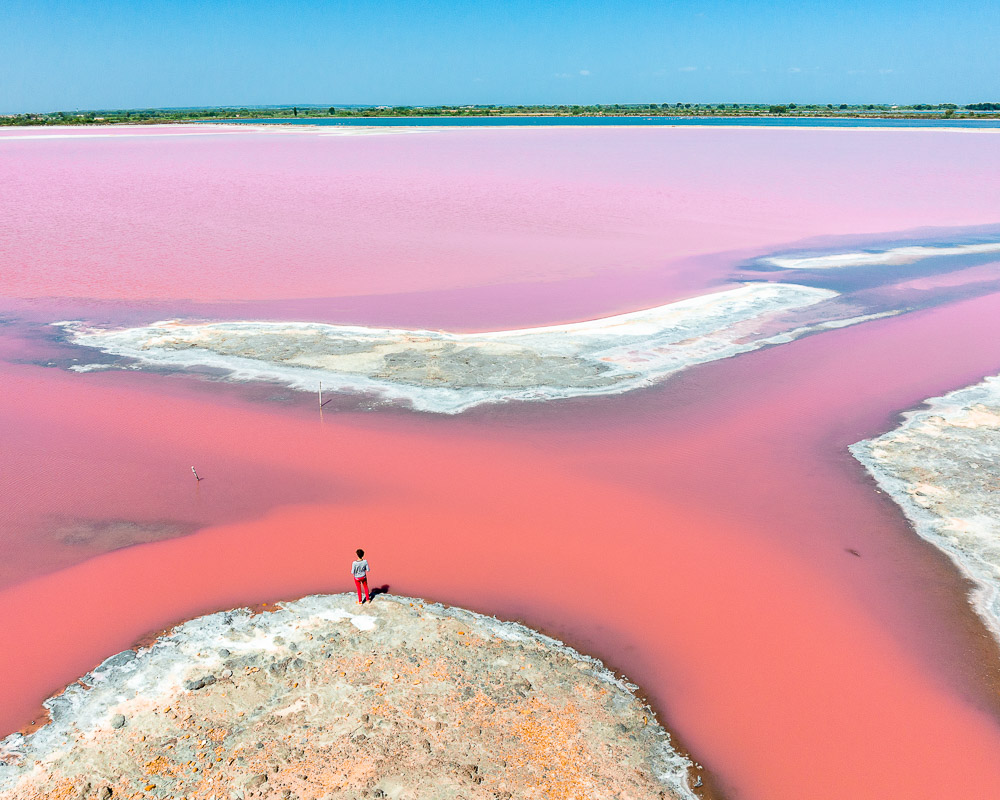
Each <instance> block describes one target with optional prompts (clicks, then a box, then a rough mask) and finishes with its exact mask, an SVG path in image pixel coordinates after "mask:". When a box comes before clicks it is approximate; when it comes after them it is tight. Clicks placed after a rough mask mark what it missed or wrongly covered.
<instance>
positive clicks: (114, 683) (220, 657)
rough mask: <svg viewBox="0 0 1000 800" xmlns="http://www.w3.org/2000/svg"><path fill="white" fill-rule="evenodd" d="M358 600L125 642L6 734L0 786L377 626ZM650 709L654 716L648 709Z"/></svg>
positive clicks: (589, 661) (587, 660) (667, 757)
mask: <svg viewBox="0 0 1000 800" xmlns="http://www.w3.org/2000/svg"><path fill="white" fill-rule="evenodd" d="M377 602H378V604H379V605H381V604H384V603H394V604H397V605H399V606H400V607H409V611H410V612H411V613H415V615H416V616H418V617H420V618H421V619H424V620H435V619H445V618H452V619H454V620H457V621H459V622H461V623H462V625H463V627H465V628H467V630H468V631H469V633H470V634H473V635H477V636H485V637H490V638H494V639H500V640H503V641H506V642H511V643H526V644H533V645H535V646H540V647H541V648H543V649H544V650H546V651H548V652H553V651H555V652H558V653H560V654H561V655H563V656H565V657H567V658H568V659H569V660H570V661H571V662H573V664H574V665H575V667H576V668H577V670H582V672H581V675H583V674H586V675H589V676H590V677H591V678H593V679H596V680H597V681H599V682H601V683H603V684H605V685H607V686H608V687H609V688H610V689H612V690H613V691H614V692H615V693H616V695H617V696H618V697H620V698H621V700H622V701H623V702H635V698H634V692H635V691H636V690H637V687H636V686H635V685H633V684H631V683H629V682H628V681H627V680H626V679H624V678H622V677H619V676H617V675H615V674H614V673H613V672H611V671H610V670H608V669H607V668H606V667H605V666H604V665H603V664H602V663H601V662H600V661H598V660H597V659H595V658H592V657H590V656H586V655H583V654H581V653H579V652H577V651H576V650H574V649H573V648H571V647H569V646H567V645H565V644H563V643H562V642H560V641H558V640H557V639H553V638H551V637H549V636H545V635H544V634H541V633H538V632H537V631H534V630H532V629H530V628H528V627H526V626H524V625H521V624H519V623H515V622H503V621H500V620H498V619H497V618H495V617H490V616H485V615H482V614H477V613H475V612H471V611H467V610H465V609H461V608H455V607H446V606H443V605H441V604H439V603H425V602H424V601H421V600H418V599H414V598H408V597H401V596H392V595H382V596H380V597H379V599H378V601H377ZM352 604H353V600H352V599H351V596H350V595H347V594H342V595H311V596H308V597H304V598H302V599H300V600H296V601H292V602H285V603H279V604H276V605H275V607H274V610H272V611H269V612H267V613H264V614H253V613H252V612H251V611H250V610H249V609H246V608H241V609H235V610H231V611H222V612H218V613H215V614H209V615H206V616H203V617H198V618H196V619H193V620H190V621H188V622H185V623H183V624H181V625H178V626H177V627H176V628H174V629H173V630H171V631H170V632H169V633H168V634H166V635H164V636H162V637H161V638H159V639H158V640H157V641H156V642H155V643H154V644H153V645H152V646H151V647H148V648H142V649H138V650H136V651H132V650H126V651H124V652H122V653H119V654H117V655H115V656H112V657H110V658H108V659H106V660H105V661H104V662H103V663H102V664H100V665H98V666H97V667H95V668H94V669H93V671H91V672H90V673H88V674H86V675H84V676H83V677H82V678H81V679H80V680H79V681H77V682H74V683H72V684H70V685H69V686H68V687H67V688H66V689H65V691H64V692H63V693H62V694H60V695H57V696H56V697H52V698H50V699H49V700H47V701H45V704H44V705H45V708H46V709H47V710H48V711H49V714H50V717H51V721H50V722H49V723H48V724H46V725H44V726H43V727H41V728H40V729H38V730H37V731H35V732H34V733H32V734H29V735H27V736H24V735H22V734H20V733H16V734H13V735H11V736H8V737H7V738H6V739H3V740H0V794H2V793H5V792H10V791H13V790H14V788H15V787H16V786H17V784H18V782H19V781H20V780H22V779H23V778H25V777H26V776H28V777H30V774H31V773H32V772H36V773H37V772H38V771H39V770H43V765H47V766H46V767H45V768H44V769H45V770H47V769H48V767H51V766H53V765H55V766H56V767H57V765H58V762H59V758H60V754H63V753H66V752H68V751H69V750H70V749H71V748H74V747H77V746H78V745H77V743H78V742H80V741H86V740H87V738H88V736H93V735H95V734H97V733H98V732H107V731H108V730H109V729H110V728H109V726H110V725H111V720H112V718H113V716H114V714H116V713H118V711H119V709H120V708H123V707H124V706H123V704H125V703H128V702H129V701H133V702H135V701H137V700H138V701H139V702H141V704H142V706H144V707H149V708H152V707H155V706H157V705H163V704H169V703H170V702H172V699H173V698H175V697H177V696H178V695H180V694H181V693H183V692H184V691H185V688H186V687H185V686H184V684H185V681H188V680H189V679H191V678H192V677H196V676H200V675H204V674H206V673H212V672H218V671H220V670H222V668H223V662H224V661H225V660H226V659H227V658H233V657H235V658H239V657H240V656H242V655H250V654H258V655H259V654H265V655H266V654H272V655H275V656H282V655H286V654H287V651H288V650H289V646H288V645H287V644H286V642H288V641H292V642H294V641H296V640H299V641H301V640H302V638H303V637H305V636H308V637H309V638H310V639H311V638H312V636H313V634H315V635H317V636H321V635H323V633H324V631H326V630H328V628H327V627H326V626H329V625H330V624H335V625H336V624H342V623H345V622H349V623H350V624H351V625H353V627H354V628H356V629H358V630H359V631H362V632H372V631H375V630H376V629H377V627H378V626H379V621H378V617H377V615H374V616H373V615H369V614H362V613H355V612H352V611H351V610H350V609H351V607H352ZM221 648H225V649H224V650H222V649H221ZM574 671H575V670H574ZM649 716H650V717H652V716H653V715H652V712H651V711H650V712H649ZM650 725H651V727H649V728H647V730H650V731H652V733H653V737H654V740H655V742H656V745H655V748H654V750H655V752H654V753H653V754H652V761H653V767H654V771H655V774H656V777H657V778H658V779H659V780H660V781H661V782H662V783H663V784H665V785H666V786H667V787H668V788H669V789H670V790H671V791H672V792H674V793H675V794H676V796H677V797H679V798H683V799H684V800H696V796H695V795H694V793H693V792H692V791H691V789H690V788H689V786H688V780H687V775H688V770H689V769H690V768H691V766H692V762H691V761H690V760H689V759H688V758H686V757H685V756H683V755H681V754H680V753H678V752H677V751H676V750H674V749H673V747H672V746H671V743H670V735H669V734H668V733H667V732H666V731H664V730H663V729H662V728H661V727H660V726H659V725H656V724H655V723H651V724H650Z"/></svg>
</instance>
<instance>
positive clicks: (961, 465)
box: [850, 376, 1000, 640]
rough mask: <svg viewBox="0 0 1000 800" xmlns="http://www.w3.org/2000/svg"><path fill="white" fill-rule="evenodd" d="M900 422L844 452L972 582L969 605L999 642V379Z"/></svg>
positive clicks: (928, 403)
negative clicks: (861, 465)
mask: <svg viewBox="0 0 1000 800" xmlns="http://www.w3.org/2000/svg"><path fill="white" fill-rule="evenodd" d="M903 420H904V421H903V423H902V424H901V425H900V426H899V427H898V428H896V429H895V430H892V431H889V432H888V433H886V434H884V435H882V436H879V437H876V438H874V439H868V440H865V441H862V442H858V443H857V444H854V445H851V447H850V450H851V453H852V454H853V455H854V457H855V458H857V459H858V461H860V462H861V463H862V464H864V466H865V467H866V468H867V469H868V471H869V472H870V473H871V474H872V476H873V477H874V478H875V481H876V482H877V483H878V485H879V487H881V488H882V489H883V490H884V491H885V492H886V493H887V494H888V495H890V496H891V497H892V498H893V500H895V501H896V502H897V503H898V504H899V506H900V507H901V508H902V510H903V513H904V514H905V515H906V517H907V518H908V519H909V520H910V522H911V523H912V524H913V527H914V528H915V530H916V532H917V533H918V534H919V535H920V536H921V537H923V538H924V539H926V540H927V541H928V542H930V543H931V544H933V545H934V546H935V547H937V548H939V549H940V550H942V551H943V552H945V553H947V554H948V556H949V557H950V558H951V559H952V560H953V561H954V562H955V564H957V565H958V567H959V569H960V570H961V571H962V572H963V573H964V574H965V575H967V576H968V577H969V578H970V579H971V580H972V582H973V583H974V584H975V588H974V589H973V591H972V593H971V596H970V601H971V603H972V605H973V608H975V610H976V611H977V612H978V613H979V615H980V616H981V617H982V618H983V620H984V622H985V623H986V625H987V627H989V629H990V630H991V631H992V633H993V635H994V636H995V637H996V638H997V639H998V640H1000V492H998V491H997V487H998V485H1000V376H995V377H991V378H987V379H986V380H984V381H983V382H982V383H978V384H975V385H973V386H969V387H966V388H964V389H959V390H958V391H955V392H951V393H949V394H946V395H944V396H943V397H934V398H931V399H929V400H927V401H926V404H925V407H924V408H921V409H917V410H915V411H909V412H907V413H905V414H904V415H903Z"/></svg>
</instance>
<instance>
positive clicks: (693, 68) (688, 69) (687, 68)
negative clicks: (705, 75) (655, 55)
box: [677, 67, 698, 72]
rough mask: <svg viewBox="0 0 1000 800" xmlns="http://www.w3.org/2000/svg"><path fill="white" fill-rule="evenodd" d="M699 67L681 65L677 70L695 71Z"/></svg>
mask: <svg viewBox="0 0 1000 800" xmlns="http://www.w3.org/2000/svg"><path fill="white" fill-rule="evenodd" d="M697 69H698V68H697V67H681V68H680V69H679V70H677V71H678V72H694V71H695V70H697Z"/></svg>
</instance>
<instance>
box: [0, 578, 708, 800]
mask: <svg viewBox="0 0 1000 800" xmlns="http://www.w3.org/2000/svg"><path fill="white" fill-rule="evenodd" d="M633 689H634V687H632V686H630V685H629V684H627V683H626V682H625V681H623V680H621V679H619V678H618V677H616V676H615V675H613V674H612V673H611V672H609V671H608V670H607V669H605V668H604V667H603V666H602V665H601V664H600V663H599V662H598V661H596V660H594V659H592V658H588V657H586V656H582V655H580V654H579V653H577V652H576V651H574V650H572V649H570V648H568V647H566V646H564V645H562V644H561V643H559V642H557V641H555V640H553V639H551V638H549V637H546V636H543V635H541V634H538V633H536V632H534V631H532V630H530V629H528V628H525V627H523V626H521V625H518V624H514V623H503V622H499V621H497V620H496V619H494V618H492V617H485V616H482V615H479V614H474V613H472V612H469V611H464V610H461V609H456V608H444V607H442V606H440V605H436V604H426V603H424V602H422V601H419V600H414V599H411V598H404V597H391V596H387V595H382V596H379V597H378V598H377V599H376V600H375V602H373V603H372V604H370V605H369V606H367V607H365V608H364V610H363V611H362V610H358V608H357V606H356V605H355V604H354V600H353V599H352V598H351V597H349V596H348V595H326V596H310V597H306V598H303V599H301V600H298V601H295V602H290V603H284V604H280V605H279V606H278V607H276V609H275V610H273V611H270V612H266V613H260V614H253V613H251V611H250V610H248V609H238V610H236V611H229V612H220V613H217V614H211V615H209V616H205V617H200V618H198V619H195V620H191V621H189V622H186V623H184V624H182V625H180V626H178V627H177V628H175V629H173V630H172V631H170V632H169V633H167V634H166V635H164V636H162V637H161V638H160V639H159V640H157V641H156V643H155V644H153V645H152V646H151V647H149V648H144V649H139V650H126V651H124V652H122V653H119V654H118V655H115V656H112V657H111V658H109V659H107V660H106V661H105V662H104V663H103V664H101V665H100V666H98V667H96V668H95V669H94V670H93V671H92V672H91V673H89V674H88V675H85V676H84V677H83V678H81V679H80V681H78V682H77V683H74V684H72V685H71V686H69V687H68V688H67V689H66V691H65V692H64V693H63V694H61V695H59V696H57V697H54V698H52V699H50V700H49V701H47V703H46V706H47V707H48V709H49V712H50V714H51V717H52V719H51V722H49V723H48V724H46V725H45V726H43V727H42V728H40V729H39V730H38V731H36V732H35V733H32V734H30V735H28V736H22V735H21V734H15V735H13V736H10V737H8V738H7V739H6V740H4V741H2V742H0V796H2V797H4V798H9V800H29V799H30V800H34V799H35V798H42V797H45V798H61V799H63V798H65V799H66V800H68V799H69V798H73V799H74V800H76V798H80V800H84V799H85V798H95V799H97V798H99V799H100V800H109V798H124V797H127V798H156V797H173V798H180V797H184V798H188V799H189V800H209V798H217V799H218V798H230V799H232V800H241V799H242V798H252V797H273V798H289V800H313V798H317V799H318V798H323V800H332V799H333V798H357V797H368V798H379V797H381V798H396V799H397V800H403V799H404V798H407V799H409V798H413V799H414V800H415V799H416V798H420V800H425V799H426V798H460V797H465V798H490V799H491V800H493V799H495V798H512V797H538V798H556V797H560V798H596V797H619V798H629V799H630V800H631V799H634V800H642V799H643V798H667V797H670V798H693V797H694V794H693V793H692V792H691V790H690V789H689V788H688V780H689V779H688V773H689V770H690V769H691V768H692V766H693V765H692V764H691V762H690V761H689V760H688V759H687V758H685V757H684V756H682V755H680V754H679V753H677V752H676V751H675V750H673V749H672V747H671V744H670V738H669V736H668V735H667V734H666V732H665V731H664V730H663V729H662V728H661V727H660V725H659V724H658V723H657V722H656V720H655V718H654V716H653V712H652V711H651V710H650V709H649V708H648V707H647V706H646V705H645V704H644V703H643V702H642V701H640V700H639V699H638V698H637V697H636V696H635V695H634V694H633V691H632V690H633Z"/></svg>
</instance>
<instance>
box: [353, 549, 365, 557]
mask: <svg viewBox="0 0 1000 800" xmlns="http://www.w3.org/2000/svg"><path fill="white" fill-rule="evenodd" d="M354 552H355V553H357V554H358V558H364V557H365V551H364V550H362V549H361V548H360V547H359V548H358V549H357V550H355V551H354Z"/></svg>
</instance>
